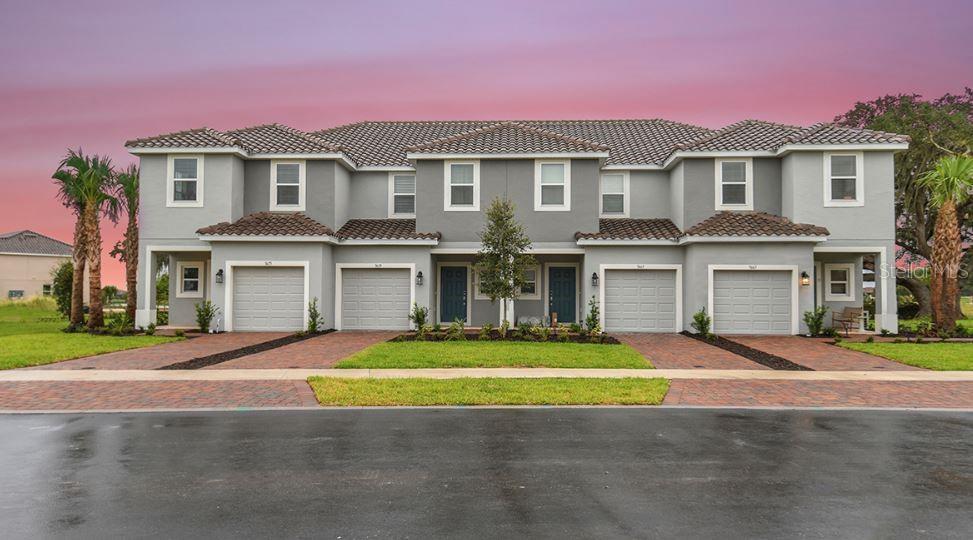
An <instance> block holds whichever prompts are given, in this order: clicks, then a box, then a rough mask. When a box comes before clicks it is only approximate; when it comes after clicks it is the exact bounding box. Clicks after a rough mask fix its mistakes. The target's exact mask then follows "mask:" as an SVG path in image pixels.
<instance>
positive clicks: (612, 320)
mask: <svg viewBox="0 0 973 540" xmlns="http://www.w3.org/2000/svg"><path fill="white" fill-rule="evenodd" d="M604 311H605V331H607V332H675V331H676V271H675V270H606V271H605V307H604Z"/></svg>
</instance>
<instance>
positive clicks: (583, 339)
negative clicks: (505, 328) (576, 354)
mask: <svg viewBox="0 0 973 540" xmlns="http://www.w3.org/2000/svg"><path fill="white" fill-rule="evenodd" d="M511 332H513V330H511ZM463 336H464V337H465V338H466V341H524V342H534V343H542V342H543V341H542V340H541V339H540V338H539V337H536V336H530V337H526V338H525V337H513V336H511V335H510V333H509V332H508V333H507V337H505V338H501V337H500V332H498V331H496V330H494V331H492V332H490V337H489V339H480V333H479V332H463ZM389 341H417V340H416V333H415V332H409V333H408V334H401V335H398V336H395V337H394V338H392V339H390V340H389ZM422 341H447V339H446V332H430V333H428V334H426V338H425V339H424V340H422ZM547 342H548V343H593V344H595V345H620V344H621V343H622V342H621V341H618V340H617V339H616V338H614V337H612V336H609V335H604V334H603V335H602V336H601V337H600V338H597V339H595V340H594V341H592V339H591V338H590V337H589V336H582V335H581V334H576V333H569V334H568V337H567V339H564V338H562V337H560V336H556V335H554V332H551V335H550V336H549V337H548V338H547Z"/></svg>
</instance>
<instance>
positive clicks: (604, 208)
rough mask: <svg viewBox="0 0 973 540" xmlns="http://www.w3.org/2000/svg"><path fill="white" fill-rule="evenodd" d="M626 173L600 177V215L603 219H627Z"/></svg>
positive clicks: (607, 174)
mask: <svg viewBox="0 0 973 540" xmlns="http://www.w3.org/2000/svg"><path fill="white" fill-rule="evenodd" d="M628 186H629V181H628V173H627V172H619V173H605V174H602V175H601V187H600V189H601V215H602V216H604V217H628Z"/></svg>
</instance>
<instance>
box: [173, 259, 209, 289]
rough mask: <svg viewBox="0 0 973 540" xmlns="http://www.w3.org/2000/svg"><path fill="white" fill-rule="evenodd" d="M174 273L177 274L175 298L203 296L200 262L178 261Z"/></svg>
mask: <svg viewBox="0 0 973 540" xmlns="http://www.w3.org/2000/svg"><path fill="white" fill-rule="evenodd" d="M176 275H178V276H179V283H178V285H177V288H176V297H177V298H202V297H203V263H202V262H179V263H178V264H176Z"/></svg>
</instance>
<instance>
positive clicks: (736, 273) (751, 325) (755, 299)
mask: <svg viewBox="0 0 973 540" xmlns="http://www.w3.org/2000/svg"><path fill="white" fill-rule="evenodd" d="M713 281H714V282H713V328H714V331H715V332H717V333H721V334H790V333H791V316H792V309H791V287H792V282H791V272H790V271H776V270H774V271H768V270H718V271H716V272H714V274H713ZM717 291H720V292H721V293H720V294H717Z"/></svg>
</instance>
